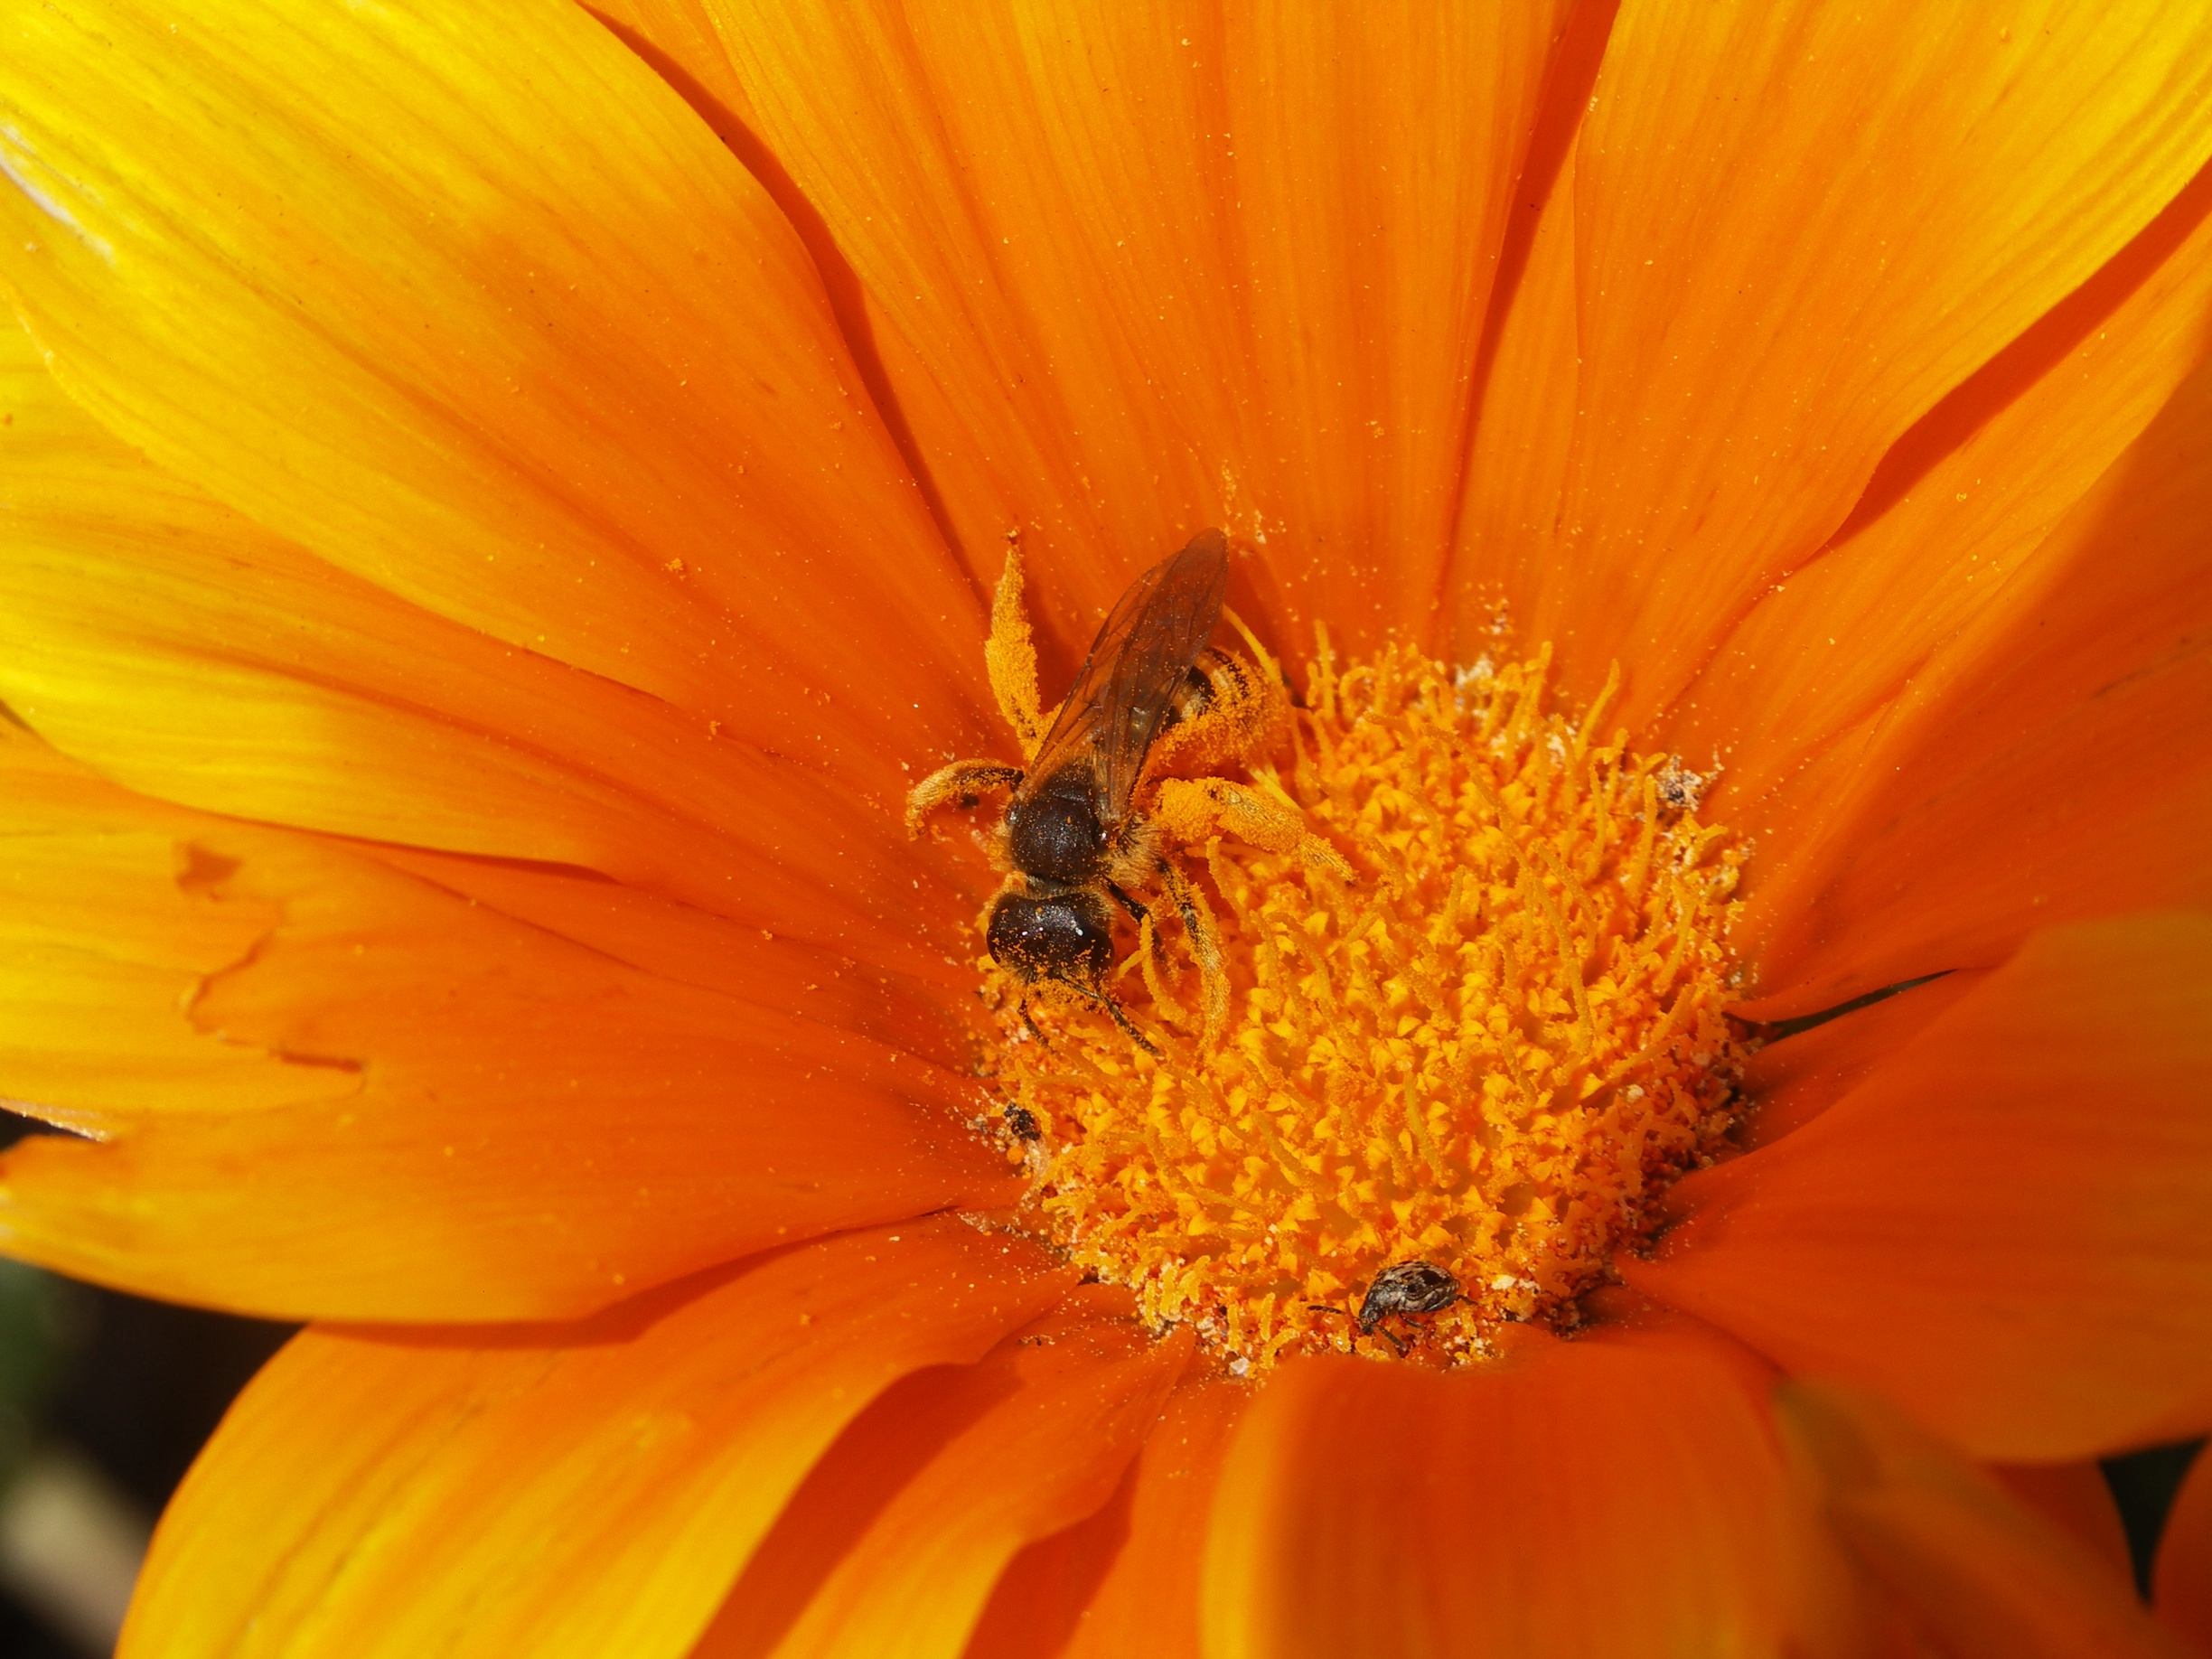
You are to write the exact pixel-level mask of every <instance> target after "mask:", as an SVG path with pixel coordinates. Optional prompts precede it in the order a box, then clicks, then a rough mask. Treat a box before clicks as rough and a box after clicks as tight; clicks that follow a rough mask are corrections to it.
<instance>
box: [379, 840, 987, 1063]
mask: <svg viewBox="0 0 2212 1659" xmlns="http://www.w3.org/2000/svg"><path fill="white" fill-rule="evenodd" d="M373 856H374V857H375V858H377V860H378V861H379V862H380V863H382V864H388V865H390V866H392V867H394V868H397V869H401V870H405V871H406V872H408V874H409V875H411V876H421V877H422V878H423V879H424V880H425V881H426V882H429V883H430V884H431V885H433V886H438V887H443V888H445V889H447V890H449V891H451V892H454V893H457V894H460V895H463V896H464V897H466V898H468V899H471V900H473V901H474V902H475V904H478V905H479V906H483V907H488V908H490V909H492V910H495V911H497V912H499V913H500V914H501V915H504V916H511V917H513V918H514V919H515V920H516V921H518V922H523V923H528V924H529V925H530V926H531V927H534V928H542V929H544V930H545V931H546V932H548V933H557V934H558V935H559V936H560V937H561V938H563V939H567V940H572V941H574V942H576V943H577V944H580V945H583V946H585V947H586V948H587V949H589V950H592V951H598V952H600V953H602V954H604V955H606V956H610V957H613V958H614V960H615V961H618V962H622V963H623V964H625V965H627V966H629V967H632V968H636V969H639V970H642V971H643V972H646V973H649V974H651V975H653V976H655V977H656V978H660V979H674V980H676V981H678V982H679V983H681V984H684V985H689V986H695V987H697V988H698V989H702V990H708V991H715V992H718V993H719V994H721V995H723V996H726V997H734V998H736V999H737V1000H738V1001H740V1002H744V1003H747V1004H750V1005H752V1006H753V1007H755V1008H772V1009H774V1010H775V1011H777V1012H778V1013H782V1014H788V1015H792V1016H794V1017H799V1018H802V1019H807V1020H811V1021H814V1022H816V1023H818V1024H821V1025H826V1026H836V1027H837V1028H838V1029H839V1030H840V1031H850V1032H854V1033H857V1034H858V1035H859V1036H867V1037H873V1038H874V1039H875V1040H876V1042H878V1043H883V1044H886V1045H889V1046H891V1047H893V1048H896V1049H898V1050H900V1051H901V1052H903V1053H905V1054H918V1055H920V1056H921V1057H922V1058H923V1059H924V1060H927V1061H929V1062H930V1063H931V1064H934V1065H941V1066H946V1067H949V1068H951V1069H952V1070H955V1071H964V1070H967V1069H969V1068H971V1067H972V1066H973V1065H974V1064H975V1041H976V1036H975V1027H974V1025H973V1024H972V1023H971V1022H970V1021H969V1020H968V1019H966V1018H964V1017H963V1015H964V1013H965V1011H966V1010H965V1008H964V1007H963V1005H964V1004H967V1003H969V1002H970V1001H972V999H973V998H974V995H975V973H974V970H973V968H972V967H971V965H970V962H968V961H947V959H946V956H945V954H944V953H945V951H946V948H947V947H948V946H953V947H954V948H959V949H962V950H964V949H965V948H966V947H965V943H964V941H965V937H966V935H965V933H964V931H963V930H964V929H965V928H967V927H968V926H969V925H970V921H971V917H972V912H970V915H968V916H963V917H961V919H960V920H959V921H957V922H950V923H948V922H943V921H936V920H933V919H932V918H929V917H927V916H926V915H916V914H913V911H910V912H909V914H908V915H907V916H906V917H905V922H906V924H907V927H908V929H909V930H910V934H911V936H910V938H909V940H908V944H909V946H910V948H911V950H912V952H913V956H912V960H914V961H917V962H919V964H920V965H921V966H923V967H924V968H932V967H933V968H934V970H935V971H934V972H933V973H931V974H930V975H929V976H928V978H927V979H926V980H924V979H919V978H915V977H912V976H910V975H908V974H906V973H904V972H900V971H897V970H895V969H893V968H891V967H888V966H886V961H885V958H886V956H889V955H891V954H892V953H891V952H887V951H886V952H885V953H884V955H880V956H879V955H870V956H866V957H860V958H856V957H854V956H848V955H847V954H845V952H844V951H839V950H835V949H831V948H828V947H825V946H821V945H815V944H809V943H806V942H803V941H801V940H799V939H793V938H791V937H789V936H787V935H785V934H783V933H773V932H770V931H768V930H765V929H760V928H754V927H747V926H741V925H739V924H737V923H734V922H732V921H731V920H730V919H729V918H727V917H725V916H718V915H715V914H711V913H709V912H708V911H704V910H698V909H694V908H693V907H691V906H690V905H688V904H677V903H675V902H673V901H672V900H669V899H665V898H661V897H660V896H659V895H655V894H651V893H641V892H639V891H638V890H637V889H636V888H635V887H626V886H620V885H619V884H617V883H614V882H609V881H597V880H594V879H592V878H591V877H590V876H587V875H584V874H580V873H578V872H576V871H574V870H562V869H547V868H543V867H535V866H530V865H518V864H512V863H508V862H505V861H503V860H498V859H490V858H455V857H453V856H451V855H449V854H444V853H431V852H422V851H417V850H415V849H411V848H391V847H383V848H376V849H374V855H373ZM919 909H920V906H918V905H917V906H914V910H919ZM925 922H927V923H929V925H930V926H931V927H932V929H933V934H927V935H925V934H922V933H920V932H919V930H920V928H921V927H922V926H923V923H925ZM956 942H957V943H956ZM931 947H933V948H934V951H935V955H934V956H933V958H931V959H929V960H923V957H924V953H925V951H927V950H928V949H929V948H931ZM906 956H907V953H906V952H904V951H902V952H899V953H898V958H899V959H904V958H906Z"/></svg>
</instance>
